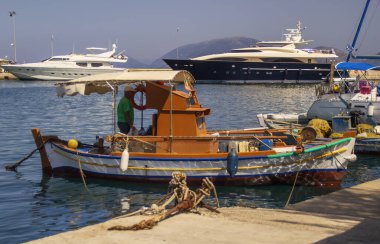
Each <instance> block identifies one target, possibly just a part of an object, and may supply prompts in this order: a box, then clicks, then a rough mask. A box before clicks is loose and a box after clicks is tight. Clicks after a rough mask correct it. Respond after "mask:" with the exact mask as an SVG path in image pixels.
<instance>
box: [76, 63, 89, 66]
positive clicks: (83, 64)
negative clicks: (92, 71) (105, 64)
mask: <svg viewBox="0 0 380 244" xmlns="http://www.w3.org/2000/svg"><path fill="white" fill-rule="evenodd" d="M76 64H77V65H78V66H80V67H87V63H76Z"/></svg>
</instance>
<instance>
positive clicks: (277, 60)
mask: <svg viewBox="0 0 380 244" xmlns="http://www.w3.org/2000/svg"><path fill="white" fill-rule="evenodd" d="M261 60H262V61H263V62H273V63H303V62H302V61H301V60H298V59H294V58H261Z"/></svg>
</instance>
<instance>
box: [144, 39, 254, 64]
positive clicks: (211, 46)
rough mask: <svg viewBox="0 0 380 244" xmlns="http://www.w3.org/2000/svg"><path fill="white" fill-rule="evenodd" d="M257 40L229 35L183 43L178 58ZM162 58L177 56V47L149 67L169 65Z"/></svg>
mask: <svg viewBox="0 0 380 244" xmlns="http://www.w3.org/2000/svg"><path fill="white" fill-rule="evenodd" d="M257 41H258V40H256V39H252V38H247V37H230V38H222V39H213V40H210V41H204V42H199V43H194V44H189V45H184V46H180V47H178V58H180V59H188V58H194V57H198V56H203V55H208V54H214V53H225V52H228V51H230V50H231V49H234V48H242V47H248V46H250V45H253V44H255V43H256V42H257ZM164 58H177V49H173V50H172V51H170V52H168V53H167V54H165V55H164V56H162V57H161V58H159V59H157V60H155V61H154V62H153V63H152V64H151V65H150V67H151V68H168V67H169V66H167V65H166V64H165V62H164V61H162V59H164Z"/></svg>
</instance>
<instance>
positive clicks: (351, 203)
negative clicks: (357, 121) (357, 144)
mask: <svg viewBox="0 0 380 244" xmlns="http://www.w3.org/2000/svg"><path fill="white" fill-rule="evenodd" d="M220 211H221V214H215V213H210V212H208V211H207V210H202V212H201V214H200V215H198V214H194V213H186V214H180V215H177V216H174V217H172V218H169V219H167V220H164V221H162V222H160V223H159V224H158V225H157V226H155V227H154V228H153V229H151V230H141V231H108V230H107V228H109V227H111V226H115V225H124V226H129V225H132V224H136V223H138V222H139V221H140V220H142V219H149V218H150V217H149V216H133V217H124V218H123V217H120V218H114V219H112V220H109V221H107V222H104V223H101V224H96V225H93V226H88V227H84V228H81V229H78V230H75V231H69V232H66V233H62V234H58V235H55V236H51V237H46V238H43V239H39V240H35V241H32V242H31V243H49V244H51V243H76V244H77V243H81V244H83V243H192V244H193V243H197V244H199V243H229V244H231V243H315V242H318V243H380V231H379V227H380V179H378V180H374V181H370V182H367V183H363V184H360V185H357V186H354V187H351V188H347V189H342V190H340V191H337V192H334V193H331V194H328V195H324V196H320V197H316V198H313V199H310V200H307V201H304V202H301V203H297V204H294V205H292V206H289V207H287V208H286V209H283V210H278V209H275V210H274V209H249V208H239V207H236V208H222V209H220Z"/></svg>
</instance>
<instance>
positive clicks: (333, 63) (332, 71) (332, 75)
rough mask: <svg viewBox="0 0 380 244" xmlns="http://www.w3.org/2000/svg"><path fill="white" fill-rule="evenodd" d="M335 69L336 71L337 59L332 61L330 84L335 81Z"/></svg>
mask: <svg viewBox="0 0 380 244" xmlns="http://www.w3.org/2000/svg"><path fill="white" fill-rule="evenodd" d="M334 71H335V61H331V65H330V86H332V85H333V83H334Z"/></svg>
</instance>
